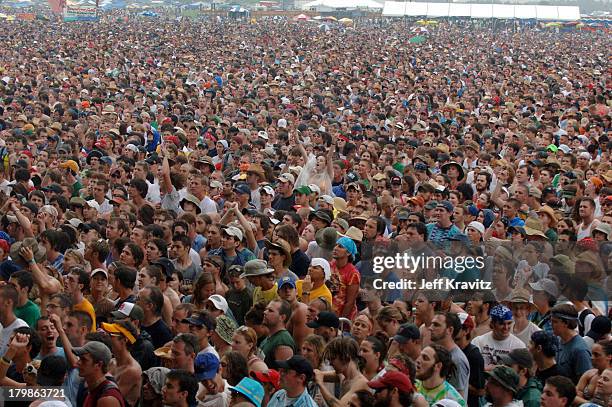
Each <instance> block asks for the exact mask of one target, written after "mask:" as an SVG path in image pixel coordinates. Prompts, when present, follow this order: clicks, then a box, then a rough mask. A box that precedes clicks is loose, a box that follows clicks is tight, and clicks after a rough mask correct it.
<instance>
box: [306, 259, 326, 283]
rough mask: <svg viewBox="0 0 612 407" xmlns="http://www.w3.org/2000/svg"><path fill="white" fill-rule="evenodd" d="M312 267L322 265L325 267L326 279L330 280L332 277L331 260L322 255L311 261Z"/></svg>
mask: <svg viewBox="0 0 612 407" xmlns="http://www.w3.org/2000/svg"><path fill="white" fill-rule="evenodd" d="M310 266H311V267H321V268H322V269H323V274H324V275H325V281H329V280H330V279H331V267H330V266H329V262H328V261H327V260H325V259H322V258H320V257H315V258H313V259H312V260H311V261H310Z"/></svg>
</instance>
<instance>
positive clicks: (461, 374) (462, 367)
mask: <svg viewBox="0 0 612 407" xmlns="http://www.w3.org/2000/svg"><path fill="white" fill-rule="evenodd" d="M450 354H451V358H452V359H453V363H454V364H455V369H454V370H453V373H452V374H451V375H449V377H448V382H449V383H450V384H452V386H453V387H454V388H455V389H457V390H458V391H459V392H460V393H461V394H463V395H464V396H465V397H467V395H468V389H469V387H470V363H469V362H468V359H467V357H466V356H465V353H463V351H462V350H461V348H460V347H459V346H455V347H454V348H453V350H451V352H450Z"/></svg>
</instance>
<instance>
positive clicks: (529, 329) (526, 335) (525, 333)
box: [513, 322, 541, 346]
mask: <svg viewBox="0 0 612 407" xmlns="http://www.w3.org/2000/svg"><path fill="white" fill-rule="evenodd" d="M513 330H514V328H513ZM538 331H541V329H540V328H538V326H537V325H536V324H534V323H533V322H529V324H527V326H526V327H525V329H523V330H522V331H521V332H518V333H516V332H515V333H514V336H516V337H517V338H519V339H520V340H521V341H523V343H524V344H525V346H527V345H529V341H530V340H531V334H533V333H534V332H538Z"/></svg>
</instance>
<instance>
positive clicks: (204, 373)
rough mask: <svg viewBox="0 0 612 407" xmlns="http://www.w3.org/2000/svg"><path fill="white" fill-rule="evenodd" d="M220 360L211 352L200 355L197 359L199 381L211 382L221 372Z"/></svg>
mask: <svg viewBox="0 0 612 407" xmlns="http://www.w3.org/2000/svg"><path fill="white" fill-rule="evenodd" d="M219 364H220V363H219V358H218V357H216V356H215V355H214V354H213V353H211V352H203V353H198V356H196V358H195V362H194V367H195V376H196V378H197V379H198V380H199V381H202V380H211V379H213V378H214V377H215V376H216V375H217V372H218V371H219Z"/></svg>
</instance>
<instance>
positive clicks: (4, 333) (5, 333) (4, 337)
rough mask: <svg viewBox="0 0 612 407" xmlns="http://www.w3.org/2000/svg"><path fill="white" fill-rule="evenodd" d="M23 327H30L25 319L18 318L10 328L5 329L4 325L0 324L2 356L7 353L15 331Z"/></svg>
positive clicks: (0, 350) (0, 353) (0, 351)
mask: <svg viewBox="0 0 612 407" xmlns="http://www.w3.org/2000/svg"><path fill="white" fill-rule="evenodd" d="M22 326H28V324H27V322H25V321H24V320H23V319H19V318H16V319H15V320H14V321H13V323H12V324H10V325H9V326H4V327H3V326H2V324H0V355H4V354H5V353H6V351H7V349H8V345H9V341H10V340H11V335H13V331H14V330H15V329H17V328H21V327H22Z"/></svg>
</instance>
